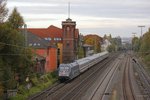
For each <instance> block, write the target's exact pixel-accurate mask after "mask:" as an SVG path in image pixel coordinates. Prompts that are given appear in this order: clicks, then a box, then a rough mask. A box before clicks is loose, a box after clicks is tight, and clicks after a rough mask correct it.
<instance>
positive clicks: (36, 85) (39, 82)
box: [10, 72, 58, 100]
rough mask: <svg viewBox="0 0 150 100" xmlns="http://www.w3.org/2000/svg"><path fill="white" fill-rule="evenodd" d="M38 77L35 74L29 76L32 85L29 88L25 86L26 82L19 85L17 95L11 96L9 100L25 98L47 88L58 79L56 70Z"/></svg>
mask: <svg viewBox="0 0 150 100" xmlns="http://www.w3.org/2000/svg"><path fill="white" fill-rule="evenodd" d="M38 77H39V76H37V75H33V76H32V77H31V81H32V84H33V86H32V88H30V89H29V90H28V89H27V88H26V87H25V85H26V84H24V85H21V86H19V89H18V90H19V91H18V93H17V95H16V96H15V97H11V98H10V100H26V99H27V98H28V97H29V96H31V95H33V94H36V93H38V92H41V91H43V90H44V89H46V88H48V87H49V86H50V85H52V84H53V83H55V82H56V81H57V79H58V78H57V74H56V72H53V73H48V74H46V75H42V76H41V77H39V78H38Z"/></svg>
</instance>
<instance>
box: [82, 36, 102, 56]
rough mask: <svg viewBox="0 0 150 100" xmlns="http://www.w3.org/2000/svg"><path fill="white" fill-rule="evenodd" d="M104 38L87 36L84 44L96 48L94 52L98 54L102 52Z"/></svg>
mask: <svg viewBox="0 0 150 100" xmlns="http://www.w3.org/2000/svg"><path fill="white" fill-rule="evenodd" d="M101 41H102V38H101V37H99V36H98V35H87V36H85V37H84V44H89V45H93V46H94V51H95V52H96V53H98V52H100V51H101V45H100V43H101Z"/></svg>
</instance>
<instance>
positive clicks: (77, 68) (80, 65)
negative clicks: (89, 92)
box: [58, 52, 109, 80]
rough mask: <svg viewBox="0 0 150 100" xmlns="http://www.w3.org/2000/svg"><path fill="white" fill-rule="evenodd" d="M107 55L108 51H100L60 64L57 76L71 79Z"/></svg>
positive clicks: (61, 78) (62, 78)
mask: <svg viewBox="0 0 150 100" xmlns="http://www.w3.org/2000/svg"><path fill="white" fill-rule="evenodd" d="M108 56H109V53H108V52H101V53H98V54H94V55H92V56H89V57H85V58H82V59H78V60H76V61H75V62H73V63H68V64H60V65H59V69H58V76H59V79H60V80H66V79H67V80H71V79H73V78H75V77H77V76H78V75H80V74H81V73H83V72H84V71H86V70H87V69H89V68H90V67H92V66H93V65H95V64H97V63H99V62H100V61H102V60H104V59H105V58H107V57H108Z"/></svg>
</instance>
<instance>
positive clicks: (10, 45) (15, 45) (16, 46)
mask: <svg viewBox="0 0 150 100" xmlns="http://www.w3.org/2000/svg"><path fill="white" fill-rule="evenodd" d="M0 44H2V45H8V46H13V47H20V48H26V47H24V46H19V45H14V44H8V43H4V42H0Z"/></svg>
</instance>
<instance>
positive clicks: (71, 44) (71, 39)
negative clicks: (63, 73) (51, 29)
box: [62, 18, 77, 63]
mask: <svg viewBox="0 0 150 100" xmlns="http://www.w3.org/2000/svg"><path fill="white" fill-rule="evenodd" d="M75 31H76V22H75V21H72V19H70V18H68V19H66V21H63V22H62V32H63V33H62V34H63V63H70V62H73V61H74V60H75V59H76V52H77V47H76V40H75Z"/></svg>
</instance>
